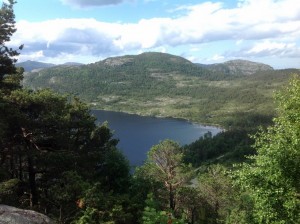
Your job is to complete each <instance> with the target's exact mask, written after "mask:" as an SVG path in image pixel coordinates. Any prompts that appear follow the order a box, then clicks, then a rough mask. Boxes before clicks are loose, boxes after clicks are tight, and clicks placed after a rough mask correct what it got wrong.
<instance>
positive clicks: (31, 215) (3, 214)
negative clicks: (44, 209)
mask: <svg viewBox="0 0 300 224" xmlns="http://www.w3.org/2000/svg"><path fill="white" fill-rule="evenodd" d="M0 223H1V224H53V223H54V222H53V221H52V220H51V219H50V218H49V217H47V216H46V215H43V214H41V213H38V212H35V211H32V210H23V209H19V208H15V207H12V206H7V205H0Z"/></svg>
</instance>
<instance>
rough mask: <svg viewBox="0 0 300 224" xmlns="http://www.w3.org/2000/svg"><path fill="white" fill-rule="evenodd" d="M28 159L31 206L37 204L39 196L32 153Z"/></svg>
mask: <svg viewBox="0 0 300 224" xmlns="http://www.w3.org/2000/svg"><path fill="white" fill-rule="evenodd" d="M27 161H28V176H29V188H30V207H33V206H35V205H37V203H38V198H37V189H36V182H35V171H34V167H33V161H32V158H31V157H30V155H28V158H27Z"/></svg>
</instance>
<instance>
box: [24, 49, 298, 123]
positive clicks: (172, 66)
mask: <svg viewBox="0 0 300 224" xmlns="http://www.w3.org/2000/svg"><path fill="white" fill-rule="evenodd" d="M223 66H226V68H228V69H229V68H232V66H234V67H233V68H234V69H233V70H232V71H231V70H230V71H231V72H224V71H223V70H222V69H209V68H210V67H211V66H210V67H209V68H208V67H207V68H204V67H201V66H199V65H196V64H193V63H192V62H190V61H188V60H186V59H184V58H181V57H178V56H173V55H169V54H164V53H143V54H140V55H136V56H133V55H129V56H123V57H115V58H108V59H105V60H103V61H100V62H97V63H94V64H89V65H83V66H80V67H76V68H75V67H54V68H49V69H43V70H41V71H38V72H32V73H28V74H26V75H25V78H24V86H25V87H28V88H32V89H40V88H51V89H53V90H54V91H57V92H60V93H70V94H75V95H77V96H78V97H80V98H81V99H83V100H84V101H85V102H87V103H89V104H90V105H91V106H92V107H93V108H96V109H105V110H112V111H123V112H130V113H136V114H142V115H151V116H164V117H167V116H170V117H177V118H184V119H188V120H192V121H195V122H201V123H205V124H219V125H222V126H226V127H229V126H233V125H235V126H236V125H240V124H239V121H240V120H242V119H245V118H247V119H249V122H250V123H251V122H254V124H253V125H256V123H260V122H267V121H269V120H270V117H272V116H273V115H274V105H273V92H274V91H275V90H278V89H279V88H280V87H281V86H282V85H283V84H285V83H287V80H288V79H289V78H290V77H291V74H292V73H298V72H299V71H298V70H296V69H287V70H273V69H272V68H271V67H270V66H267V65H263V64H259V63H254V62H249V61H237V62H232V61H231V62H228V63H224V64H223ZM230 66H231V67H230ZM247 66H248V67H247ZM255 66H256V67H255ZM212 70H213V71H212ZM250 70H251V71H252V72H253V74H251V75H249V71H250ZM228 71H229V70H228ZM247 125H249V124H247Z"/></svg>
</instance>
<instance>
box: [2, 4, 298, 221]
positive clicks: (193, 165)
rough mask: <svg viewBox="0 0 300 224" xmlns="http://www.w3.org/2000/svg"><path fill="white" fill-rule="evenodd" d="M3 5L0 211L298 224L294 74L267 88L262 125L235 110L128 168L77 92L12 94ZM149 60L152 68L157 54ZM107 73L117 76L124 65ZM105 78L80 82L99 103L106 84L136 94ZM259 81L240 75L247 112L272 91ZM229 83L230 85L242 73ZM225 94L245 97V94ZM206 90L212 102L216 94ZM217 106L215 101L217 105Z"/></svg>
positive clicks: (7, 10)
mask: <svg viewBox="0 0 300 224" xmlns="http://www.w3.org/2000/svg"><path fill="white" fill-rule="evenodd" d="M13 6H14V2H13V1H12V0H10V1H8V3H3V5H2V7H1V9H0V22H1V24H0V34H1V35H0V49H1V51H0V203H1V204H6V205H11V206H16V207H19V208H26V209H32V210H36V211H39V212H41V213H44V214H46V215H47V216H49V217H51V218H52V219H53V220H54V221H55V222H56V223H73V224H85V223H86V224H97V223H107V224H113V223H115V224H125V223H143V224H161V223H166V224H167V223H173V224H175V223H178V224H179V223H182V224H183V223H190V224H210V223H211V224H221V223H227V224H243V223H245V224H271V223H272V224H273V223H274V224H275V223H276V224H297V223H300V197H299V195H300V182H299V180H300V176H299V175H300V150H299V149H300V141H299V139H300V113H299V111H300V78H299V77H298V76H297V75H294V76H293V78H292V79H290V81H289V82H288V84H286V86H285V87H284V88H282V89H281V91H279V92H277V94H276V97H275V99H276V117H274V118H273V116H274V115H275V113H273V112H272V113H270V114H262V115H261V114H259V113H256V112H257V111H255V110H254V111H251V110H250V111H249V110H247V108H246V110H242V108H240V111H238V112H239V113H240V116H238V117H234V116H233V115H234V114H231V115H230V114H228V116H230V118H231V120H230V122H231V123H230V125H228V127H229V126H230V128H228V130H227V131H224V132H222V133H219V134H218V135H216V136H212V135H211V134H210V133H207V134H206V135H205V136H203V137H202V138H200V139H199V140H198V141H196V142H194V143H192V144H190V145H187V146H181V145H179V144H178V143H176V142H174V141H172V140H168V139H167V140H164V141H162V142H160V143H159V144H157V145H154V146H153V147H152V148H151V149H149V152H148V156H147V160H146V162H145V163H144V164H143V165H142V166H141V167H138V168H136V169H135V170H134V171H133V172H131V167H130V165H129V162H128V160H127V159H126V158H125V156H124V155H123V154H122V153H121V152H120V150H119V149H118V148H117V143H118V140H116V139H114V136H113V133H112V131H111V130H110V129H109V127H108V126H107V124H105V123H104V124H100V125H96V123H95V117H93V116H92V115H91V113H90V107H89V105H87V104H86V103H84V102H82V101H81V99H79V97H78V96H72V95H70V94H69V95H61V94H60V93H56V92H54V91H52V90H50V89H43V88H39V89H35V90H32V89H27V88H25V87H23V86H22V79H23V72H24V71H23V69H21V68H16V66H15V63H16V59H15V58H16V56H17V55H18V54H19V53H20V52H21V49H22V46H20V48H19V49H11V48H9V47H7V43H8V42H9V41H10V38H11V36H12V35H13V34H14V32H15V31H16V28H15V21H14V11H13ZM149 56H151V58H152V59H151V60H154V59H153V56H155V57H157V55H156V54H155V55H151V54H145V55H142V57H144V60H145V61H147V60H148V58H147V57H149ZM155 57H154V58H155ZM161 57H165V55H161ZM155 60H156V59H155ZM174 60H182V59H181V58H174ZM157 61H162V60H161V58H157ZM101 63H105V62H101ZM109 63H111V62H109ZM122 63H123V62H122ZM126 63H131V61H130V60H129V61H127V62H126ZM156 63H157V62H156ZM182 63H185V64H186V65H187V66H186V67H182V66H179V68H178V69H182V70H181V72H182V73H185V72H186V73H187V74H188V76H186V77H192V78H193V80H195V82H196V83H198V84H199V83H201V82H203V83H206V84H207V83H208V80H207V79H215V78H216V77H217V76H218V74H217V73H211V71H209V70H206V69H204V68H202V69H203V73H201V74H199V73H198V71H199V70H198V68H197V67H195V65H193V64H191V63H190V62H188V61H183V62H182ZM110 66H111V65H110ZM172 66H173V64H172ZM172 66H171V65H168V66H167V67H168V68H169V69H170V71H173V68H172ZM198 67H199V66H198ZM84 68H85V69H86V71H87V70H88V69H92V67H89V66H86V67H84ZM93 69H94V70H92V71H94V72H96V71H98V70H97V69H96V68H95V67H93ZM99 69H101V66H99ZM118 69H120V72H122V71H125V70H126V65H124V66H121V67H118ZM52 71H55V70H52ZM68 71H69V74H66V77H68V76H70V75H72V73H73V75H74V76H75V77H79V76H80V74H79V73H77V72H76V70H72V69H69V70H68ZM80 71H82V72H83V71H84V70H80ZM108 71H109V70H107V74H106V78H107V81H105V79H104V78H101V79H93V78H92V76H84V74H81V76H82V77H85V80H86V81H85V82H93V83H94V82H95V81H97V82H96V84H97V85H100V86H101V88H103V89H105V91H106V92H105V94H106V95H105V94H104V93H103V94H104V95H103V97H106V98H107V97H108V96H109V93H110V92H109V91H111V90H110V89H111V88H113V87H112V86H113V84H114V82H125V84H124V89H123V90H121V89H119V90H118V91H120V94H121V93H126V94H132V95H133V96H136V97H137V96H138V94H137V93H139V91H141V90H139V89H138V88H137V90H136V91H137V92H133V93H127V91H128V89H126V82H127V81H128V80H127V79H125V78H124V79H123V80H122V79H120V80H119V76H117V77H115V78H116V80H114V81H112V80H111V79H110V78H111V74H110V73H109V72H108ZM143 71H144V70H143ZM143 71H141V73H142V72H143ZM124 74H125V73H124ZM273 74H274V76H272V77H274V79H276V80H282V81H280V82H278V81H276V82H274V83H275V84H276V85H281V84H282V83H286V77H285V76H286V75H284V78H283V76H282V75H281V74H282V71H277V72H274V71H273ZM284 74H286V73H284ZM152 75H153V74H152ZM210 75H212V76H210ZM159 76H160V77H159V79H164V77H161V74H160V75H159ZM208 76H209V77H208ZM125 77H126V76H125ZM150 77H151V76H150ZM178 77H179V76H178ZM218 77H220V76H218ZM259 77H265V82H264V83H263V82H262V81H261V80H262V79H260V81H257V77H256V76H255V74H254V75H252V76H247V80H252V82H251V84H249V85H250V86H253V87H252V89H251V91H250V89H248V91H249V92H247V94H248V95H249V97H248V98H249V99H251V100H252V101H251V102H253V104H252V106H253V105H256V101H255V99H257V100H258V102H262V101H265V100H266V99H268V98H269V97H271V96H270V94H268V96H266V97H267V98H263V99H262V98H255V97H254V96H253V98H252V97H250V96H251V94H253V92H254V93H255V92H260V91H262V89H268V87H269V86H272V85H273V82H272V80H270V77H269V73H268V72H266V71H265V72H262V73H260V75H259ZM143 78H146V77H144V76H142V77H141V79H137V80H136V85H137V86H138V85H139V84H143V85H146V84H145V83H147V85H150V86H149V88H150V87H151V84H153V79H155V80H157V79H158V77H154V78H153V77H152V78H153V79H152V78H149V77H148V79H147V82H145V80H143ZM173 78H174V77H173ZM179 78H180V79H183V76H180V77H179ZM277 78H278V79H277ZM232 79H233V78H232V77H226V75H224V76H223V79H222V80H214V81H215V87H216V86H218V88H220V89H222V88H225V87H222V86H226V83H227V82H228V81H229V80H232ZM234 79H235V80H239V81H238V82H240V83H241V82H243V81H242V80H244V79H245V77H243V78H241V77H235V78H234ZM190 81H191V80H189V82H190ZM200 81H201V82H200ZM55 82H56V81H55ZM63 82H66V80H64V81H63ZM85 82H83V84H84V83H85ZM139 82H140V83H139ZM182 82H183V80H182ZM56 83H57V82H56ZM183 83H185V82H183ZM73 84H74V88H75V87H76V85H79V84H78V83H77V82H75V81H74V83H73ZM172 84H174V83H172V82H170V85H172ZM206 84H205V85H204V84H203V85H199V86H198V87H195V86H194V87H191V88H187V86H186V85H183V86H185V88H184V89H177V90H175V92H173V91H172V93H169V95H170V96H171V94H172V96H173V94H175V93H176V94H178V96H180V97H182V96H183V92H185V91H189V89H190V91H191V94H198V91H200V92H201V91H203V92H202V93H203V94H204V93H205V92H208V94H210V93H209V88H208V85H206ZM165 85H166V84H162V86H160V88H161V93H162V94H166V97H167V96H168V93H166V91H168V88H169V87H171V86H165ZM137 86H136V87H137ZM201 86H202V87H203V88H204V90H205V91H204V90H201V88H200V87H201ZM212 87H213V86H212ZM254 87H255V88H254ZM76 88H77V87H76ZM78 88H79V87H78ZM236 88H237V89H239V88H241V89H245V86H243V87H241V86H240V85H237V86H236ZM254 89H256V90H255V91H254ZM122 91H123V92H122ZM177 91H178V92H177ZM228 91H229V92H226V91H224V92H222V94H223V93H224V95H225V96H228V95H226V94H229V93H231V94H232V95H231V97H232V99H235V98H236V99H235V100H236V101H239V100H240V101H243V100H245V99H239V97H238V96H236V95H234V92H235V91H236V89H234V90H233V89H232V90H228ZM145 92H146V93H148V92H147V91H145ZM225 93H226V94H225ZM99 94H100V93H99ZM149 94H150V92H149ZM181 94H182V95H181ZM211 94H212V93H211ZM214 94H215V96H217V94H218V92H214ZM222 94H221V95H222ZM80 97H81V96H80ZM86 97H89V95H88V94H87V95H86ZM97 97H98V98H101V95H99V96H97ZM143 97H144V95H143ZM151 97H153V96H151V95H150V96H149V99H150V98H151ZM83 99H85V98H83ZM85 100H86V99H85ZM197 102H198V103H200V101H197ZM268 102H269V101H268ZM194 103H195V105H196V102H194ZM206 103H208V105H207V107H209V108H210V109H211V108H213V107H215V106H216V105H215V103H214V102H206ZM209 103H210V104H209ZM221 103H222V100H221V101H220V102H217V105H221ZM201 105H202V104H201V103H200V105H198V106H201ZM203 105H206V104H205V103H203ZM203 105H202V106H203ZM259 105H261V104H259ZM272 105H273V104H268V103H266V104H265V108H264V109H265V110H269V111H275V108H274V107H273V106H272ZM170 110H171V109H170ZM206 115H207V114H206ZM193 116H198V114H197V113H195V114H193ZM193 116H192V117H193ZM249 118H251V119H250V120H249ZM272 118H273V119H272ZM203 119H204V118H199V120H203ZM195 120H197V119H196V118H195ZM270 120H272V122H270ZM215 121H217V120H215ZM265 121H267V122H265ZM220 124H223V123H220ZM259 125H261V127H260V128H258V126H259ZM245 155H247V156H246V157H245Z"/></svg>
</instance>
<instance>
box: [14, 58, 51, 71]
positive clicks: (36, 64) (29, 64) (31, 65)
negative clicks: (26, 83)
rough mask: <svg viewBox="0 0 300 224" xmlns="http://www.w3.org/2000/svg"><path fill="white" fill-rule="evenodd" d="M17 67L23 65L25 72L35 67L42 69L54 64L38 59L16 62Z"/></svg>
mask: <svg viewBox="0 0 300 224" xmlns="http://www.w3.org/2000/svg"><path fill="white" fill-rule="evenodd" d="M16 66H17V67H23V68H24V70H25V72H31V71H33V70H35V69H43V68H51V67H53V66H55V64H50V63H43V62H38V61H30V60H28V61H24V62H19V63H17V64H16Z"/></svg>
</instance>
